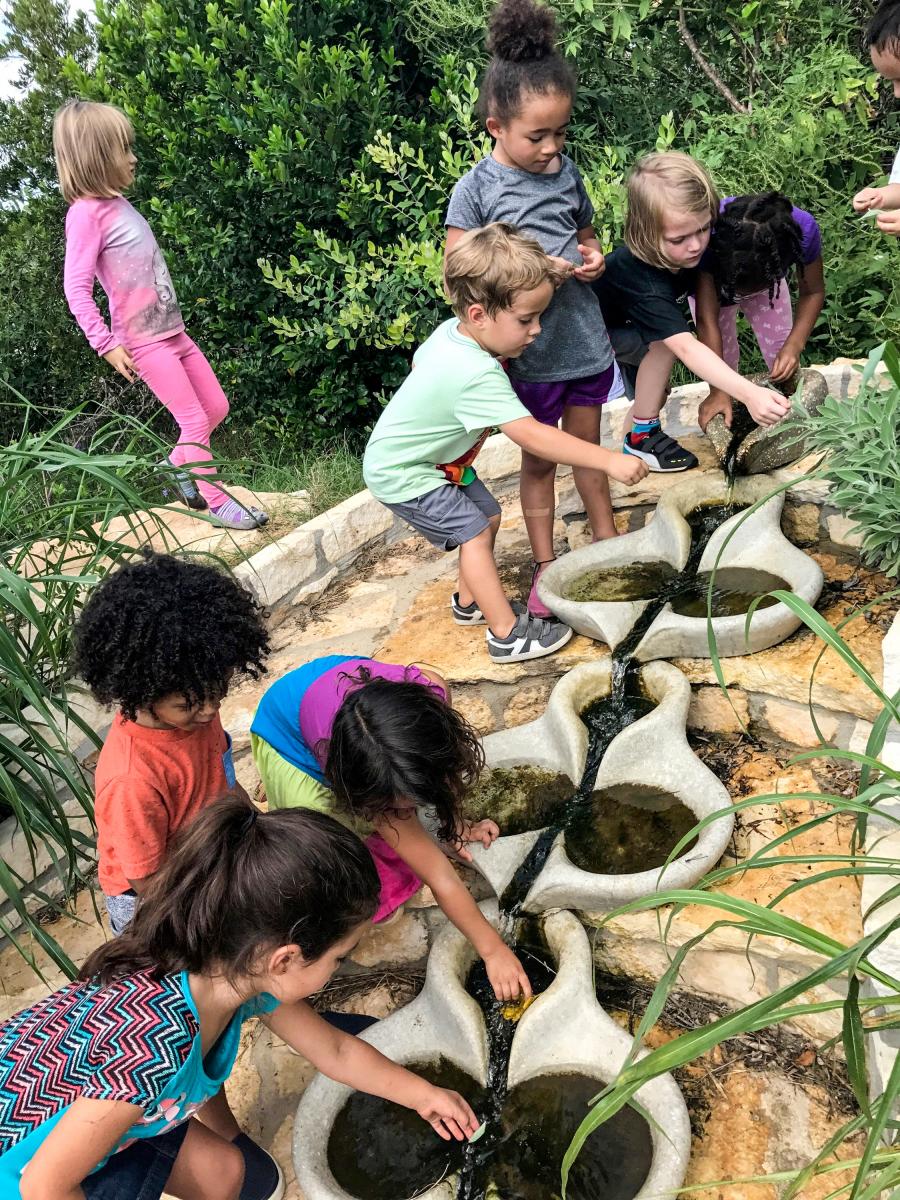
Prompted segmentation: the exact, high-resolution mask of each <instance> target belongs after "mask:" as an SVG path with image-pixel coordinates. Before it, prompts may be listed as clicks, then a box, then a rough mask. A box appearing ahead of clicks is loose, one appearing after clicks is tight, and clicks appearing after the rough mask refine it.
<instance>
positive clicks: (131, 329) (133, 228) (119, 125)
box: [53, 100, 268, 529]
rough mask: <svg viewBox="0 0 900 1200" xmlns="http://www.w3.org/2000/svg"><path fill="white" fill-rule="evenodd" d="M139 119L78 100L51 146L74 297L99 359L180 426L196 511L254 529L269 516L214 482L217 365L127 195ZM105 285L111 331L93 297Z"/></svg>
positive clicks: (219, 416)
mask: <svg viewBox="0 0 900 1200" xmlns="http://www.w3.org/2000/svg"><path fill="white" fill-rule="evenodd" d="M133 142H134V130H133V129H132V127H131V122H130V121H129V120H128V118H127V117H126V116H125V114H124V113H123V112H120V110H119V109H117V108H115V107H113V105H111V104H95V103H92V102H89V101H85V100H74V101H70V102H69V103H68V104H66V105H64V106H63V107H62V108H61V109H60V110H59V111H58V112H57V114H56V119H55V120H54V123H53V149H54V153H55V155H56V166H57V170H58V172H59V182H60V188H61V190H62V194H63V197H64V198H65V200H66V201H68V204H69V211H68V213H67V215H66V266H65V278H64V287H65V293H66V300H67V301H68V303H69V308H70V309H71V310H72V313H73V315H74V317H75V320H76V321H77V322H78V324H79V325H80V326H81V328H82V329H83V330H84V333H85V336H86V337H87V339H88V341H89V342H90V344H91V346H92V347H93V348H94V349H95V350H96V351H97V353H98V354H99V355H101V356H102V357H103V358H105V359H106V361H107V362H108V363H109V364H110V365H111V366H113V367H115V369H116V370H117V371H118V372H119V374H120V375H123V376H124V377H125V378H126V379H127V380H129V381H131V380H133V379H134V377H135V375H138V376H140V378H141V379H142V380H143V381H144V383H146V384H147V386H148V387H149V388H150V390H151V391H152V392H153V394H154V395H155V396H156V398H157V399H158V400H159V401H160V403H162V404H164V405H165V406H166V408H167V409H168V410H169V412H170V413H171V414H172V416H173V417H174V418H175V420H176V422H177V423H178V429H179V437H178V445H177V446H176V447H175V448H174V450H173V451H172V453H171V455H170V458H169V461H170V462H171V464H172V465H173V466H176V467H184V466H185V465H186V464H190V470H189V471H188V470H184V471H179V472H178V475H177V478H178V484H179V487H180V489H181V492H182V495H183V496H184V499H185V500H186V501H187V503H188V504H189V505H190V506H191V508H197V509H205V508H207V507H208V508H209V512H210V516H211V518H212V520H213V521H214V522H215V523H216V524H218V525H224V526H226V527H227V528H229V529H255V528H256V527H257V526H259V525H263V524H265V522H266V521H267V520H268V517H267V515H266V513H264V512H263V511H262V510H261V509H258V508H254V507H252V506H251V505H243V504H240V503H239V502H238V501H237V500H234V499H230V498H229V497H228V496H227V495H226V494H225V492H223V491H222V489H221V488H220V487H217V486H216V484H215V482H213V479H212V478H211V477H213V476H214V475H215V468H214V467H212V466H204V465H202V464H204V463H208V462H210V461H211V458H212V455H211V453H210V449H209V438H210V434H211V433H212V431H213V430H214V429H215V428H216V426H217V425H218V424H219V422H220V421H222V420H223V418H224V417H225V416H226V414H227V413H228V400H227V399H226V397H225V393H224V392H223V391H222V388H221V385H220V384H219V381H218V379H216V376H215V373H214V371H213V369H212V367H211V366H210V365H209V363H208V362H207V360H206V358H205V357H204V355H203V353H202V352H201V351H200V349H199V348H198V347H197V346H196V345H195V343H194V342H193V341H191V339H190V338H189V337H188V335H187V333H186V332H185V328H184V321H183V320H182V317H181V309H180V308H179V307H178V299H177V297H176V295H175V289H174V287H173V286H172V279H171V276H170V275H169V270H168V268H167V266H166V261H165V259H164V258H163V256H162V251H161V250H160V248H159V246H158V245H157V244H156V239H155V238H154V236H153V233H152V231H151V229H150V226H149V225H148V224H147V222H146V221H145V220H144V218H143V217H142V216H141V214H140V213H139V212H138V211H137V209H135V208H133V207H132V205H131V204H129V203H128V201H127V200H126V199H125V197H124V196H123V195H122V192H123V191H124V190H125V188H127V187H129V185H130V184H132V183H133V182H134V169H135V164H136V163H137V159H136V158H135V156H134V152H133V149H132V145H133ZM95 278H96V279H99V281H100V284H101V286H102V288H103V290H104V291H105V292H106V295H107V297H108V299H109V312H110V325H111V326H112V328H111V329H110V328H109V327H108V326H107V325H106V322H105V321H104V319H103V316H102V314H101V312H100V310H99V308H98V307H97V304H96V302H95V300H94V280H95Z"/></svg>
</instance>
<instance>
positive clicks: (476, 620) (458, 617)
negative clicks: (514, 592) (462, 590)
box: [450, 592, 525, 625]
mask: <svg viewBox="0 0 900 1200" xmlns="http://www.w3.org/2000/svg"><path fill="white" fill-rule="evenodd" d="M509 606H510V608H511V609H512V610H513V612H514V613H515V614H516V616H518V615H519V614H520V613H523V612H524V611H525V605H524V604H523V603H522V602H521V600H510V602H509ZM450 611H451V612H452V613H453V620H454V621H455V622H456V623H457V625H483V624H484V614H483V613H482V611H481V609H480V608H479V607H478V605H477V604H476V603H475V601H474V600H473V601H472V603H471V604H467V605H465V606H463V605H462V604H460V602H459V592H454V593H453V595H452V596H451V597H450Z"/></svg>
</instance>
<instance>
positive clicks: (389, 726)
mask: <svg viewBox="0 0 900 1200" xmlns="http://www.w3.org/2000/svg"><path fill="white" fill-rule="evenodd" d="M353 678H354V679H357V680H359V684H360V686H359V687H357V688H355V689H354V690H353V691H352V692H350V693H349V695H348V696H347V697H346V699H345V700H344V702H343V704H342V705H341V707H340V708H339V709H338V711H337V714H336V716H335V719H334V724H333V725H332V729H331V737H330V739H329V741H328V753H327V759H326V762H325V778H326V779H327V780H328V783H329V785H330V786H331V787H332V788H333V790H334V794H335V797H336V799H337V801H338V804H339V805H340V807H341V808H342V809H344V810H345V811H347V812H348V813H351V814H353V815H354V816H359V817H362V818H364V819H365V820H367V821H371V820H374V819H375V818H376V817H379V816H383V815H385V814H391V813H392V812H393V810H394V808H395V806H396V803H397V800H398V799H403V800H411V801H413V803H414V804H415V806H416V807H417V808H420V807H425V808H427V807H432V808H434V810H435V813H436V815H437V818H438V822H439V829H438V837H439V838H440V839H441V840H442V841H446V842H449V843H451V844H459V833H458V829H457V824H458V820H459V816H460V811H461V806H462V801H463V797H464V796H465V794H466V790H467V789H468V788H469V787H471V786H472V784H474V783H475V781H476V780H477V779H478V776H479V774H480V772H481V769H482V767H483V766H484V751H483V750H482V748H481V741H480V740H479V737H478V734H477V733H476V732H475V730H474V729H473V728H472V726H471V725H470V724H469V723H468V721H466V719H465V718H464V717H462V716H460V714H459V713H458V712H456V711H455V710H454V709H453V708H451V707H450V705H449V704H447V703H445V702H444V700H442V699H441V698H440V696H438V695H436V694H435V692H434V691H432V689H431V688H430V687H423V685H422V684H421V683H414V682H409V683H406V682H401V681H398V680H393V679H377V678H374V679H373V678H372V677H371V675H370V674H369V672H368V670H367V669H366V668H365V667H361V668H360V670H359V672H358V674H356V675H355V676H353ZM323 749H324V747H323Z"/></svg>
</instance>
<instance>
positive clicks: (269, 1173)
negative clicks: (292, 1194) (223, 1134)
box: [232, 1133, 284, 1200]
mask: <svg viewBox="0 0 900 1200" xmlns="http://www.w3.org/2000/svg"><path fill="white" fill-rule="evenodd" d="M232 1145H233V1146H237V1148H238V1149H239V1150H240V1152H241V1154H242V1155H243V1156H244V1182H243V1184H242V1186H241V1191H240V1200H282V1197H283V1196H284V1175H283V1173H282V1170H281V1167H279V1165H278V1163H277V1162H276V1161H275V1159H274V1158H273V1157H272V1155H271V1154H269V1153H268V1151H266V1150H263V1148H262V1146H259V1145H257V1143H256V1142H254V1140H253V1138H251V1137H248V1136H247V1135H246V1133H239V1134H238V1135H237V1137H236V1138H234V1139H233V1141H232Z"/></svg>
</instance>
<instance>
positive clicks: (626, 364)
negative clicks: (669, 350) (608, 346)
mask: <svg viewBox="0 0 900 1200" xmlns="http://www.w3.org/2000/svg"><path fill="white" fill-rule="evenodd" d="M607 332H608V333H609V340H610V341H611V342H612V348H613V354H615V356H616V362H617V363H618V364H619V369H620V370H621V372H622V382H623V383H624V384H625V395H626V396H627V397H628V399H629V400H633V399H634V386H635V383H636V382H637V373H638V367H639V366H640V365H641V360H642V359H643V357H644V355H645V354H646V353H647V351H648V350H649V349H650V347H649V346H648V345H647V343H646V342H645V341H644V339H643V337H642V336H641V334H640V333H639V332H638V330H637V329H635V327H634V326H633V325H624V326H619V327H618V328H613V329H609V330H607Z"/></svg>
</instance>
